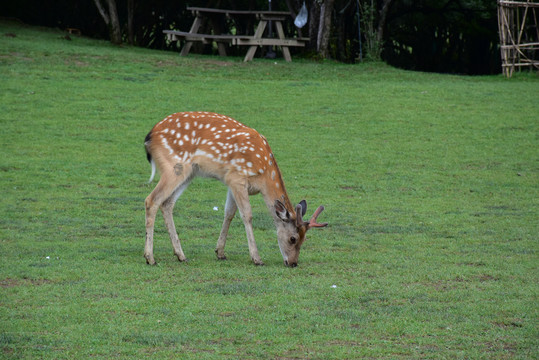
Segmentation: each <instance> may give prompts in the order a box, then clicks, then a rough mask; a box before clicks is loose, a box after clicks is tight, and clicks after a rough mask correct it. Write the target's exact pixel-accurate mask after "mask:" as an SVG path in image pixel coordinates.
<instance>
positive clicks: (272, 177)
mask: <svg viewBox="0 0 539 360" xmlns="http://www.w3.org/2000/svg"><path fill="white" fill-rule="evenodd" d="M271 180H275V170H273V171H272V172H271Z"/></svg>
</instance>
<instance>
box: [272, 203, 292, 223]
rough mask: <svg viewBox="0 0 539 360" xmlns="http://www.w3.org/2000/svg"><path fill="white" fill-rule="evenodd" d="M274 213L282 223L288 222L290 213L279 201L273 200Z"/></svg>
mask: <svg viewBox="0 0 539 360" xmlns="http://www.w3.org/2000/svg"><path fill="white" fill-rule="evenodd" d="M275 213H276V214H277V216H278V217H279V219H281V220H283V221H287V220H290V213H289V212H288V210H286V207H285V206H284V204H283V203H282V202H281V201H280V200H275Z"/></svg>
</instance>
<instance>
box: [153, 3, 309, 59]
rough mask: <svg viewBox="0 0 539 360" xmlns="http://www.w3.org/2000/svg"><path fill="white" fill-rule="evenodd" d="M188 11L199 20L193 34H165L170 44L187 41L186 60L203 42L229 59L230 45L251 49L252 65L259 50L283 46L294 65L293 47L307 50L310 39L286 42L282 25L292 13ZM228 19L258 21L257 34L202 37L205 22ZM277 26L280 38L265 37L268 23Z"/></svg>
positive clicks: (286, 57) (288, 40)
mask: <svg viewBox="0 0 539 360" xmlns="http://www.w3.org/2000/svg"><path fill="white" fill-rule="evenodd" d="M187 10H191V11H192V12H193V14H194V15H195V20H194V22H193V25H192V26H191V30H190V31H189V32H185V31H176V30H163V33H164V34H166V36H167V39H168V40H169V41H178V42H179V41H185V44H184V46H183V47H182V50H181V51H180V55H181V56H186V55H188V54H189V51H190V50H191V46H192V45H193V43H194V42H201V43H203V44H211V43H213V42H216V43H217V48H218V51H219V55H221V56H226V55H227V54H226V46H225V45H226V44H229V45H237V46H248V47H249V49H248V51H247V54H246V55H245V58H244V61H251V60H252V59H253V57H254V55H255V53H256V49H257V48H258V47H259V46H280V47H281V49H282V51H283V56H284V58H285V60H286V61H292V57H291V56H290V51H289V49H288V48H289V47H291V46H294V47H304V46H305V44H306V42H307V41H309V38H285V35H284V31H283V25H282V22H283V21H285V20H286V19H287V17H290V13H288V12H283V11H247V10H245V11H242V10H225V9H210V8H198V7H189V8H187ZM222 16H225V17H226V18H233V17H237V16H249V17H253V16H254V17H255V18H256V19H257V20H258V25H257V27H256V31H255V33H254V34H253V35H232V34H221V35H218V34H202V33H199V32H198V31H199V29H200V26H201V24H202V19H203V18H211V19H212V20H215V18H216V17H222ZM270 21H271V22H273V23H274V24H275V28H276V30H277V35H278V37H277V38H265V37H263V35H264V31H265V29H266V26H267V24H268V22H270ZM213 31H214V32H219V29H217V26H215V25H213Z"/></svg>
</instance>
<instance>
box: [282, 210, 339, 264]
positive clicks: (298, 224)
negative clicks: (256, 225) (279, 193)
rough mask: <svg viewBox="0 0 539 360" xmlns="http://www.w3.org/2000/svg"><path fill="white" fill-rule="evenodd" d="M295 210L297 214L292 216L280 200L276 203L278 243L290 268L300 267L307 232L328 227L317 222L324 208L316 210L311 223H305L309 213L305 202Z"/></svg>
mask: <svg viewBox="0 0 539 360" xmlns="http://www.w3.org/2000/svg"><path fill="white" fill-rule="evenodd" d="M295 210H296V211H295V214H291V213H290V212H289V211H288V210H287V209H286V206H285V205H284V204H283V203H282V202H281V201H280V200H276V201H275V214H276V215H277V218H278V220H277V221H276V222H275V223H276V227H277V242H278V243H279V249H280V250H281V254H282V255H283V260H284V264H285V265H286V266H290V267H296V266H297V265H298V259H299V251H300V249H301V245H303V243H304V242H305V240H306V237H305V235H306V234H307V230H309V229H310V228H313V227H324V226H327V225H328V224H327V223H318V222H317V221H316V220H317V218H318V215H320V213H321V212H322V211H323V210H324V207H323V206H319V207H318V209H316V211H315V212H314V214H313V216H312V217H311V220H309V221H303V216H304V215H305V213H306V211H307V202H306V201H305V200H302V201H301V202H300V203H299V204H298V205H296V209H295Z"/></svg>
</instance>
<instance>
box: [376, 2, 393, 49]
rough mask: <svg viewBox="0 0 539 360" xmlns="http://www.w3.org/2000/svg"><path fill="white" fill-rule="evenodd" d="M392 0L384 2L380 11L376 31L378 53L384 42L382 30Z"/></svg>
mask: <svg viewBox="0 0 539 360" xmlns="http://www.w3.org/2000/svg"><path fill="white" fill-rule="evenodd" d="M391 1H392V0H384V3H383V4H382V9H380V19H379V20H378V30H377V31H376V42H377V43H378V47H379V51H380V52H381V51H382V48H383V41H384V28H385V26H386V18H387V13H388V11H389V5H390V4H391Z"/></svg>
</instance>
